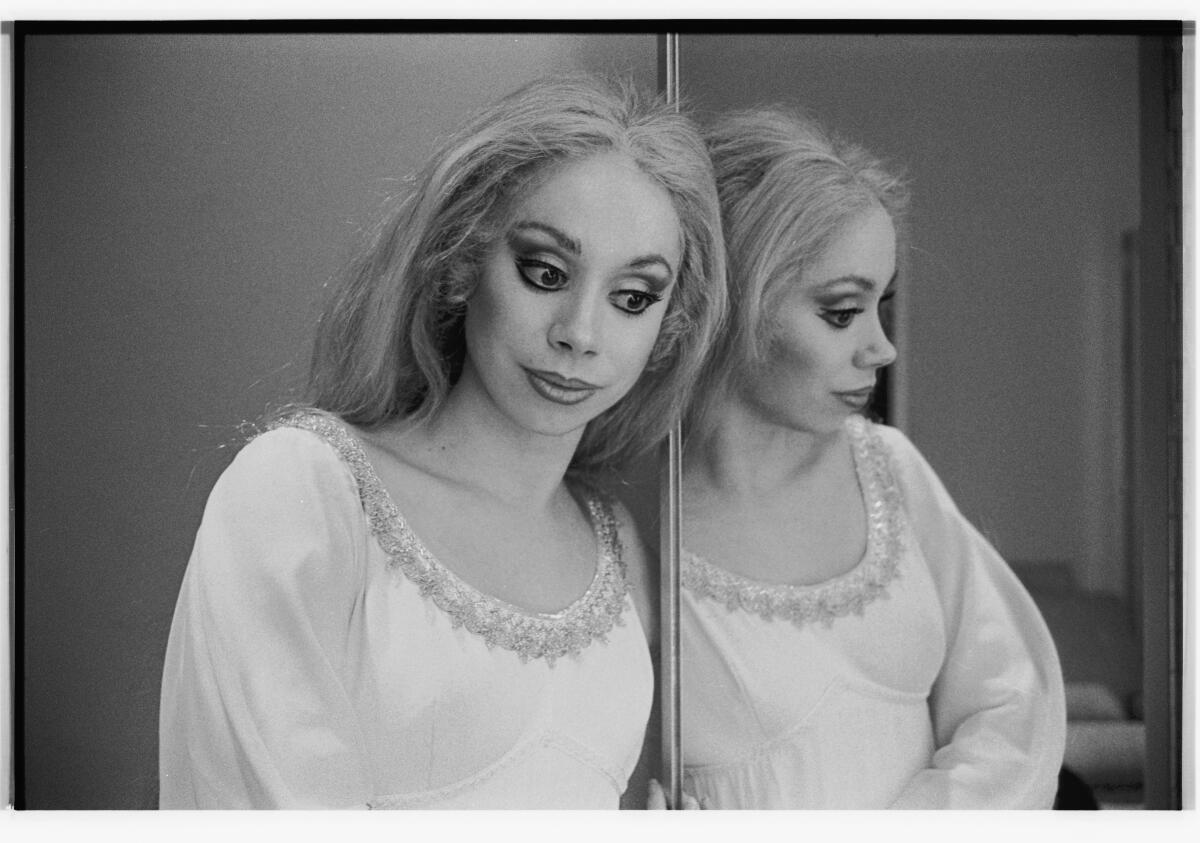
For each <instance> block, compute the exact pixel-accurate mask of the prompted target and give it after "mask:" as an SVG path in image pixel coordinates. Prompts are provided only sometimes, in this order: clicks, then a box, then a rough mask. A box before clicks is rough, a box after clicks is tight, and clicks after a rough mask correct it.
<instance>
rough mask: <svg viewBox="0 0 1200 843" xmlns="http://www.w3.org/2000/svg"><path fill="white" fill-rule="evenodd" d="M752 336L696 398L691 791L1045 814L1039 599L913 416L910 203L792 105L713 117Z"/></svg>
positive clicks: (685, 623)
mask: <svg viewBox="0 0 1200 843" xmlns="http://www.w3.org/2000/svg"><path fill="white" fill-rule="evenodd" d="M708 141H709V150H710V153H711V155H712V157H713V166H714V169H715V170H716V173H717V182H718V191H719V193H720V197H721V208H722V218H723V221H724V226H725V236H726V242H727V249H728V256H729V257H728V259H729V273H728V276H727V279H728V283H729V285H730V313H731V320H732V327H731V329H730V330H729V331H728V332H727V333H725V334H724V335H723V337H722V339H720V340H719V341H718V344H717V346H716V347H715V350H714V353H713V355H712V357H711V358H710V362H709V364H708V369H707V372H706V381H705V382H706V384H707V386H706V388H704V389H702V390H700V391H699V392H698V394H697V396H698V397H697V400H695V401H694V402H693V405H692V406H691V408H690V409H689V422H688V427H689V440H688V445H687V449H686V453H685V462H684V486H683V500H684V513H683V517H684V523H685V525H686V533H685V542H686V545H687V552H685V554H684V560H683V581H684V593H683V597H682V621H681V623H682V630H681V635H682V642H683V644H682V647H683V656H682V659H683V662H682V699H683V703H682V704H683V711H682V723H683V752H684V764H685V787H686V788H687V789H688V790H689V791H691V792H692V793H694V794H695V795H696V796H697V797H699V798H700V800H701V805H702V806H703V807H706V808H886V807H895V808H1017V807H1024V808H1037V807H1041V808H1049V807H1050V806H1051V804H1052V803H1053V800H1054V794H1055V786H1056V783H1057V776H1058V771H1059V767H1060V765H1061V762H1062V755H1063V744H1064V739H1065V728H1066V727H1065V714H1064V701H1063V686H1062V678H1061V674H1060V669H1059V664H1058V659H1057V655H1056V653H1055V650H1054V646H1053V643H1052V641H1051V639H1050V635H1049V633H1048V631H1047V628H1046V626H1045V624H1044V623H1043V621H1042V618H1041V616H1040V615H1039V614H1038V611H1037V609H1036V608H1035V606H1034V604H1033V602H1032V600H1031V599H1030V597H1029V596H1028V595H1027V594H1026V592H1025V591H1024V590H1023V588H1022V587H1021V585H1020V584H1019V582H1018V581H1017V579H1016V577H1015V576H1014V575H1013V573H1012V572H1011V571H1010V570H1009V568H1008V567H1007V566H1006V565H1005V563H1004V561H1003V560H1002V559H1001V558H1000V557H999V556H998V555H997V553H996V551H995V550H994V549H993V548H992V547H991V545H989V544H988V542H987V541H986V540H985V539H984V538H983V537H982V536H981V535H980V534H979V533H978V532H977V531H976V530H975V529H974V527H972V526H971V524H969V523H968V522H967V521H966V519H964V518H963V516H962V515H961V514H960V513H959V511H958V509H957V508H956V507H955V505H954V502H953V501H952V500H951V498H950V496H949V495H948V494H947V492H946V489H945V488H944V487H943V485H942V484H941V482H940V481H939V480H938V478H937V476H936V475H935V474H934V472H933V470H932V469H931V468H930V466H929V464H928V463H927V462H926V461H925V460H924V459H923V458H922V456H921V454H920V453H918V451H917V449H916V448H915V447H914V446H913V444H912V443H911V442H909V441H908V439H906V438H905V437H904V435H903V434H902V433H900V431H898V430H896V429H894V428H891V427H887V426H884V425H879V424H873V423H871V422H869V421H867V419H865V418H864V417H863V415H862V414H861V411H862V410H863V409H864V408H865V407H866V405H867V403H868V400H869V398H870V395H871V392H872V389H873V387H874V386H875V383H876V377H877V375H878V373H879V371H880V369H882V368H883V367H885V366H887V365H888V364H890V363H891V362H892V361H893V359H895V356H896V350H895V348H894V347H893V346H892V344H891V343H890V342H889V340H888V338H887V336H886V335H885V334H884V330H883V327H882V325H881V321H880V308H881V306H882V305H883V303H884V302H885V301H886V300H887V299H888V298H889V296H890V295H891V294H892V292H893V289H894V282H895V276H896V254H897V229H898V227H899V226H900V224H901V221H902V218H903V214H904V210H905V206H906V202H907V193H906V189H905V186H904V185H903V184H902V182H901V181H900V180H899V179H897V178H895V177H893V176H892V175H890V174H889V173H888V172H887V171H886V170H885V169H884V167H883V166H882V165H881V164H880V162H879V161H877V160H876V159H875V158H873V157H872V156H870V155H869V154H868V153H867V152H865V151H864V150H862V149H861V148H859V147H856V146H853V145H850V144H848V143H845V142H843V141H841V140H839V139H836V138H834V137H832V136H830V135H829V134H827V133H825V132H824V131H823V130H822V129H821V128H820V127H818V126H817V125H816V124H815V123H813V122H811V121H810V120H808V119H806V118H804V117H801V116H799V115H795V114H791V113H785V112H780V111H755V112H742V113H738V114H733V115H730V116H727V117H726V118H724V119H722V120H721V121H720V122H719V123H718V124H717V125H715V126H714V127H713V128H712V130H711V132H710V134H709V136H708Z"/></svg>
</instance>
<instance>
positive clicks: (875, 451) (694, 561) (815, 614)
mask: <svg viewBox="0 0 1200 843" xmlns="http://www.w3.org/2000/svg"><path fill="white" fill-rule="evenodd" d="M847 430H848V432H849V434H850V443H851V450H852V452H853V454H854V467H855V470H856V471H857V473H858V482H859V486H860V487H861V488H862V494H863V503H864V504H865V506H866V510H867V550H866V552H865V553H864V554H863V558H862V560H860V561H859V563H858V564H857V565H856V566H855V567H854V568H852V569H850V570H849V571H847V572H846V573H844V574H840V575H839V576H837V577H834V578H833V579H830V580H827V581H825V582H823V583H818V584H816V585H789V584H784V583H766V582H760V581H758V580H752V579H750V578H749V577H743V576H740V575H738V574H734V573H732V572H730V571H726V570H724V569H723V568H719V567H717V566H716V565H713V564H712V563H711V562H708V561H706V560H705V559H702V558H701V557H699V556H697V555H695V554H694V553H688V552H686V551H685V552H684V554H683V566H682V571H681V579H682V582H683V585H684V587H686V588H687V589H689V590H690V591H692V592H694V593H695V594H698V595H701V596H703V597H708V598H710V599H713V600H716V601H718V602H721V603H724V604H725V607H726V608H727V609H729V610H730V611H734V610H736V609H741V610H742V611H745V612H753V613H755V614H758V615H760V616H762V617H763V618H764V619H766V620H772V619H776V618H779V619H784V620H789V621H791V622H792V623H794V624H795V625H796V626H804V625H805V624H806V623H811V622H813V621H820V622H821V623H822V624H824V625H825V626H829V625H830V624H832V623H833V621H834V620H835V619H837V618H839V617H843V616H845V615H849V614H851V613H854V614H857V615H861V614H862V613H863V610H864V609H865V608H866V606H867V604H869V603H871V602H872V601H874V600H876V599H878V598H880V597H886V596H887V587H888V584H889V583H890V582H891V581H892V580H893V579H895V578H896V577H897V576H899V563H900V558H901V557H902V556H903V555H904V550H905V545H904V534H905V526H906V521H905V517H904V501H903V498H902V497H901V494H900V488H899V486H898V485H897V484H896V479H895V477H894V476H893V475H892V470H891V465H890V463H889V453H888V450H887V447H886V446H885V445H884V444H883V440H882V439H880V438H879V434H878V433H876V432H875V431H874V430H872V429H871V426H870V422H868V421H867V420H866V419H864V418H863V417H862V416H852V417H851V418H850V420H849V421H848V422H847Z"/></svg>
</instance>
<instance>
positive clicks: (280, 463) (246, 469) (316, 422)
mask: <svg viewBox="0 0 1200 843" xmlns="http://www.w3.org/2000/svg"><path fill="white" fill-rule="evenodd" d="M356 452H357V453H358V454H361V448H357V449H356V447H355V442H354V439H353V436H352V435H351V434H350V432H349V430H348V429H347V427H346V425H345V424H344V423H343V422H341V421H340V420H339V419H338V418H337V417H336V416H333V415H331V414H329V413H325V412H322V411H319V410H310V409H302V410H294V411H290V412H288V413H286V414H282V415H279V416H277V417H275V418H273V419H271V420H270V421H268V422H267V423H265V424H264V425H263V426H262V427H261V428H260V429H259V430H258V431H257V432H255V433H254V434H252V435H251V437H250V438H249V439H248V440H247V441H246V442H245V444H243V445H242V447H241V449H240V450H239V451H238V453H237V455H236V456H235V457H234V459H233V461H232V462H231V463H230V465H229V467H228V468H227V469H226V470H225V472H224V473H223V474H222V475H221V477H220V479H219V480H218V481H217V486H216V487H215V488H214V493H216V492H222V493H225V494H231V493H232V494H239V493H240V494H249V495H253V494H256V493H261V494H271V495H275V496H278V495H280V494H281V493H282V492H284V491H286V490H287V489H289V488H313V489H320V490H322V491H325V492H329V491H332V490H333V489H336V488H338V487H339V486H340V485H344V482H345V481H349V487H348V488H350V489H355V488H356V487H357V486H358V479H357V472H356V471H355V463H356ZM338 479H341V480H342V481H343V483H342V484H339V483H338V482H336V481H337V480H338Z"/></svg>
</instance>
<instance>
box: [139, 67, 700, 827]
mask: <svg viewBox="0 0 1200 843" xmlns="http://www.w3.org/2000/svg"><path fill="white" fill-rule="evenodd" d="M723 261H724V252H723V247H722V244H721V238H720V219H719V210H718V207H717V203H716V191H715V186H714V184H713V180H712V171H711V166H710V164H709V163H708V159H707V156H706V154H705V150H704V145H703V141H702V140H701V138H700V137H699V135H698V134H697V133H696V131H695V130H694V128H693V127H692V125H691V124H690V122H689V121H687V120H686V119H685V118H683V117H680V116H678V115H676V114H674V113H673V112H672V111H671V110H670V109H669V108H667V107H666V106H664V105H662V104H661V103H657V102H651V101H647V100H645V99H643V98H642V97H641V96H639V95H638V94H637V93H636V91H634V90H633V89H632V88H630V87H628V86H620V85H609V84H605V83H600V82H597V81H595V80H592V79H590V78H586V77H585V78H567V79H560V80H556V81H542V82H538V83H534V84H531V85H529V86H527V87H525V88H523V89H521V90H520V91H518V92H516V93H514V94H512V95H510V96H509V97H507V98H505V99H503V100H501V101H500V102H499V103H498V104H496V105H495V106H493V107H491V108H489V109H487V110H486V111H484V112H483V113H482V114H481V115H479V116H478V117H477V118H475V119H474V120H472V121H471V122H470V123H469V124H468V125H466V126H465V127H464V128H463V129H462V130H460V131H459V132H458V133H457V134H456V135H454V136H453V137H451V138H450V139H449V141H448V142H447V143H446V144H445V146H444V147H443V148H442V149H441V150H440V151H439V152H438V153H437V154H436V155H435V156H434V158H433V160H432V161H431V162H430V163H429V165H428V166H427V167H426V168H425V169H424V171H423V173H422V174H421V176H420V178H419V179H418V182H417V186H416V188H415V190H414V191H413V193H412V195H411V196H410V197H409V198H408V199H407V201H406V202H405V204H403V206H402V207H401V208H400V209H399V211H398V212H397V213H396V214H394V215H393V216H392V217H391V218H390V219H388V220H387V221H386V222H385V223H384V224H382V225H381V226H380V228H379V230H378V231H377V233H376V234H375V236H374V239H373V242H372V243H371V244H370V247H369V248H368V249H367V250H366V251H365V252H364V254H363V256H362V257H361V259H360V260H358V261H357V262H356V263H355V265H354V266H353V267H352V270H351V272H350V273H349V274H348V276H347V279H346V283H345V284H344V286H343V287H342V288H341V290H340V292H339V293H338V294H337V296H336V298H335V299H334V301H333V302H332V304H331V306H330V308H329V309H328V311H327V312H326V315H325V316H324V318H323V319H322V322H321V325H320V329H319V335H318V338H317V343H316V348H315V353H314V358H313V364H312V377H311V382H312V399H311V400H312V407H311V408H310V409H302V410H298V411H293V412H290V413H286V414H282V415H281V416H280V417H279V418H277V419H276V420H275V421H274V422H273V423H272V424H270V426H269V428H270V429H269V431H268V432H266V433H263V434H262V435H260V436H258V437H257V438H256V439H254V440H253V441H252V442H250V443H249V444H248V445H247V446H246V447H245V448H244V449H243V450H242V451H241V452H240V454H239V455H238V456H237V458H236V459H235V460H234V462H233V463H232V465H231V466H230V467H229V469H228V470H227V471H226V472H225V473H224V475H223V476H222V477H221V478H220V480H219V481H218V483H217V484H216V487H215V488H214V490H213V492H212V495H211V497H210V499H209V502H208V506H207V508H206V511H205V514H204V519H203V523H202V525H201V527H200V530H199V533H198V535H197V538H196V544H195V547H194V549H193V553H192V557H191V559H190V561H189V564H188V570H187V573H186V575H185V578H184V582H183V586H182V591H181V594H180V597H179V603H178V606H177V609H176V613H175V619H174V624H173V626H172V630H171V638H170V643H169V647H168V652H167V661H166V670H165V674H164V678H163V700H162V710H161V722H160V730H161V748H160V762H161V772H160V778H161V804H162V805H163V806H164V807H221V808H236V807H352V806H360V807H376V808H401V807H437V808H456V807H497V808H499V807H513V808H536V807H581V808H601V807H616V806H617V803H618V798H619V797H620V796H621V793H622V791H623V790H624V789H625V785H626V781H627V780H628V778H629V775H630V772H631V770H632V768H633V767H634V764H635V762H636V761H637V759H638V755H639V752H640V750H641V747H642V737H643V732H644V730H645V726H646V720H647V715H648V712H649V709H650V702H651V695H652V685H653V680H652V672H651V662H650V656H649V651H648V647H647V639H646V637H645V636H646V632H648V631H649V630H651V629H653V626H652V625H651V624H649V623H647V624H646V626H645V627H643V626H642V624H641V623H639V617H640V618H642V619H645V620H646V621H649V620H651V613H650V608H651V607H650V605H649V603H648V601H646V592H647V584H646V583H645V582H644V580H645V572H644V561H645V560H644V556H643V550H642V546H641V544H640V542H639V540H638V538H637V536H636V535H634V534H633V532H632V531H631V530H630V528H629V527H628V523H629V522H628V518H627V517H626V515H625V513H624V512H623V511H621V510H619V509H616V508H614V505H613V504H612V503H610V502H609V501H608V499H607V498H606V497H605V496H604V495H602V494H600V493H599V492H598V491H596V490H595V489H593V488H592V487H591V486H590V485H589V484H588V482H587V479H586V478H587V473H588V471H589V470H591V469H593V468H596V467H597V466H602V465H606V464H610V463H619V462H621V461H622V460H625V459H628V458H630V457H632V456H636V455H638V454H640V453H642V452H644V451H645V450H646V449H648V448H649V447H650V446H651V445H652V444H653V443H654V442H656V441H657V440H658V439H660V438H661V437H662V436H663V435H665V432H666V430H667V425H669V424H670V419H671V418H673V417H675V416H676V415H677V413H678V412H679V411H680V410H681V408H682V405H683V403H684V400H685V396H686V394H687V391H688V389H689V387H690V385H691V383H692V381H693V380H694V378H695V375H696V373H697V371H698V370H699V366H700V361H701V358H702V352H703V350H704V348H705V346H706V344H707V342H708V340H709V337H710V336H711V335H712V333H713V331H714V329H715V326H716V325H717V323H718V322H719V321H720V319H721V316H722V312H723V302H724V298H723V296H724V293H723V282H722V275H721V270H722V267H723ZM627 573H628V575H629V577H630V579H631V580H632V582H631V583H627V581H626V574H627Z"/></svg>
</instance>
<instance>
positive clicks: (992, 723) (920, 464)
mask: <svg viewBox="0 0 1200 843" xmlns="http://www.w3.org/2000/svg"><path fill="white" fill-rule="evenodd" d="M881 435H883V436H884V437H885V441H886V443H887V444H888V445H889V447H890V448H891V450H892V454H893V468H894V470H895V471H896V472H897V480H898V481H899V483H900V486H901V490H902V493H903V495H904V499H905V505H906V509H907V511H908V514H909V517H910V519H911V522H912V527H913V531H914V533H915V535H916V538H917V541H918V542H919V544H920V546H921V550H922V552H923V553H924V555H925V557H926V559H927V560H928V563H929V566H930V570H931V573H932V575H933V579H934V581H935V584H936V586H937V589H938V593H939V597H940V599H941V602H942V609H943V617H944V620H945V630H946V640H947V650H946V658H945V662H944V663H943V665H942V670H941V672H940V674H939V676H938V678H937V681H936V682H935V684H934V687H933V690H932V693H931V695H930V700H929V706H930V712H931V715H932V718H933V726H934V734H935V739H936V742H937V750H936V752H935V754H934V756H933V762H932V764H931V765H930V767H929V768H928V769H926V770H924V771H922V772H921V773H919V774H918V775H917V776H916V777H914V778H913V780H912V781H911V782H910V783H909V784H908V786H907V787H906V788H905V790H904V791H903V792H902V793H901V794H900V796H899V798H898V799H897V800H896V802H895V803H894V805H893V807H896V808H1050V807H1051V806H1052V805H1053V802H1054V795H1055V790H1056V788H1057V782H1058V772H1059V769H1060V767H1061V766H1062V758H1063V748H1064V743H1065V740H1066V706H1065V701H1064V694H1063V681H1062V671H1061V668H1060V667H1059V662H1058V655H1057V653H1056V651H1055V648H1054V642H1053V640H1052V639H1051V637H1050V632H1049V630H1048V629H1047V627H1046V624H1045V622H1044V621H1043V620H1042V617H1041V614H1040V613H1039V612H1038V610H1037V607H1036V606H1035V605H1034V603H1033V600H1032V599H1031V598H1030V596H1029V594H1028V593H1027V592H1026V591H1025V589H1024V588H1023V587H1022V586H1021V584H1020V582H1019V580H1018V579H1017V577H1016V575H1015V574H1013V572H1012V570H1011V569H1009V567H1008V565H1007V564H1005V562H1004V560H1003V559H1001V558H1000V556H999V554H998V553H997V552H996V551H995V549H994V548H992V546H991V544H989V543H988V541H987V540H986V539H985V538H984V537H983V536H982V535H980V533H979V532H978V531H977V530H976V529H975V528H974V527H973V526H972V525H971V524H970V523H969V522H968V521H967V520H966V519H965V518H964V517H963V516H962V514H961V513H960V512H959V511H958V508H957V507H956V506H955V505H954V502H953V500H952V499H951V498H950V495H949V494H948V493H947V491H946V489H945V487H944V486H943V485H942V483H941V481H940V480H939V479H938V477H937V475H936V474H934V472H933V469H932V468H931V467H930V466H929V464H928V463H927V462H926V461H925V460H924V458H923V457H922V456H921V455H920V454H919V453H918V452H917V450H916V448H915V447H913V445H912V444H911V443H910V442H908V440H907V439H904V437H903V436H902V435H901V434H900V433H899V432H898V431H895V430H891V429H887V428H883V429H881Z"/></svg>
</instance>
